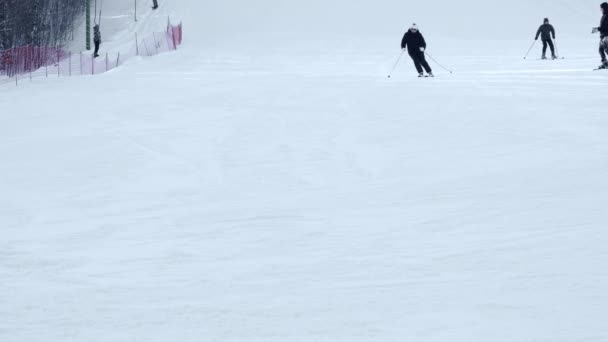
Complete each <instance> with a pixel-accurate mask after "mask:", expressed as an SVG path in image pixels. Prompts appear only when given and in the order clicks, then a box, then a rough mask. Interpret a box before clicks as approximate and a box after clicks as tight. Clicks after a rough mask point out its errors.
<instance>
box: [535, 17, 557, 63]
mask: <svg viewBox="0 0 608 342" xmlns="http://www.w3.org/2000/svg"><path fill="white" fill-rule="evenodd" d="M539 36H540V37H541V39H542V40H543V56H542V57H541V58H542V59H547V46H549V47H550V48H551V58H553V59H556V58H557V56H556V55H555V46H554V45H553V40H551V38H553V39H555V28H553V25H551V24H549V18H545V21H544V23H543V24H542V25H541V26H540V27H539V28H538V31H536V38H534V39H535V40H538V37H539Z"/></svg>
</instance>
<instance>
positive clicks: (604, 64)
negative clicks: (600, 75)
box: [597, 62, 608, 70]
mask: <svg viewBox="0 0 608 342" xmlns="http://www.w3.org/2000/svg"><path fill="white" fill-rule="evenodd" d="M604 69H608V62H603V63H602V65H600V66H599V67H597V70H604Z"/></svg>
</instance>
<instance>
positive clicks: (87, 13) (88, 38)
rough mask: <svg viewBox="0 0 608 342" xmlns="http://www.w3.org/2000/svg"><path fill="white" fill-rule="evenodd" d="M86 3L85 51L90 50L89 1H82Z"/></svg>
mask: <svg viewBox="0 0 608 342" xmlns="http://www.w3.org/2000/svg"><path fill="white" fill-rule="evenodd" d="M84 1H86V4H85V8H86V14H85V16H86V25H87V32H86V40H87V42H86V48H87V50H91V0H84Z"/></svg>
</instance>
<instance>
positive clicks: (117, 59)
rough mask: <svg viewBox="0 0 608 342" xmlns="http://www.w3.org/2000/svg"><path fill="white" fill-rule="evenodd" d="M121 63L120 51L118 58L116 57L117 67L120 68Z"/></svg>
mask: <svg viewBox="0 0 608 342" xmlns="http://www.w3.org/2000/svg"><path fill="white" fill-rule="evenodd" d="M119 63H120V51H118V57H116V67H117V68H118V64H119Z"/></svg>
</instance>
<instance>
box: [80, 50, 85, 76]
mask: <svg viewBox="0 0 608 342" xmlns="http://www.w3.org/2000/svg"><path fill="white" fill-rule="evenodd" d="M83 73H84V71H83V70H82V51H80V76H82V74H83Z"/></svg>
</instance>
